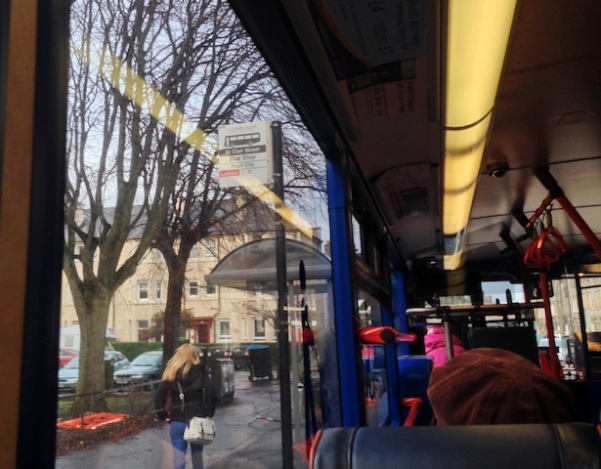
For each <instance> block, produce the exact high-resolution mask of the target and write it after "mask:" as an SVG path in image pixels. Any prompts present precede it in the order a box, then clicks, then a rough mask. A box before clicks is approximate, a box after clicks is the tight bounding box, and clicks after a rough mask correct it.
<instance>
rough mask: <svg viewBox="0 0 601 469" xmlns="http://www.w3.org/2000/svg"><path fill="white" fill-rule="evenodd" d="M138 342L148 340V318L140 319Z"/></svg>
mask: <svg viewBox="0 0 601 469" xmlns="http://www.w3.org/2000/svg"><path fill="white" fill-rule="evenodd" d="M138 342H148V320H147V319H140V320H138Z"/></svg>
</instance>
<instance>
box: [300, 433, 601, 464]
mask: <svg viewBox="0 0 601 469" xmlns="http://www.w3.org/2000/svg"><path fill="white" fill-rule="evenodd" d="M310 467H311V469H350V468H353V469H356V468H361V469H383V468H392V467H395V468H396V467H398V468H418V467H427V468H429V469H453V468H457V469H469V468H474V469H476V468H484V467H485V468H487V469H506V468H513V469H562V468H601V438H600V436H599V432H598V430H597V428H596V427H595V426H594V425H590V424H585V423H567V424H521V425H471V426H460V427H360V428H329V429H326V430H321V431H320V432H318V434H317V435H316V438H315V441H314V444H313V447H312V449H311V466H310Z"/></svg>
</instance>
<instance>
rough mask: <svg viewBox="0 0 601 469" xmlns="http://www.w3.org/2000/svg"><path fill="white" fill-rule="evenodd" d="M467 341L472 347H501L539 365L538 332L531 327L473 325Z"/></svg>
mask: <svg viewBox="0 0 601 469" xmlns="http://www.w3.org/2000/svg"><path fill="white" fill-rule="evenodd" d="M467 341H468V344H469V348H470V349H474V348H481V347H491V348H500V349H503V350H507V351H509V352H513V353H517V354H518V355H521V356H522V357H524V358H527V359H528V360H530V361H531V362H532V363H534V364H535V365H537V366H538V365H539V360H538V345H537V343H536V333H535V332H534V329H532V328H531V327H525V326H524V327H517V326H516V327H473V328H471V329H470V330H469V332H468V334H467Z"/></svg>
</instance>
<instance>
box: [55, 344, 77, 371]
mask: <svg viewBox="0 0 601 469" xmlns="http://www.w3.org/2000/svg"><path fill="white" fill-rule="evenodd" d="M78 355H79V352H78V351H77V350H73V349H70V348H64V347H61V348H60V349H58V367H59V368H62V367H63V366H65V365H66V364H67V363H69V362H70V361H71V360H73V359H74V358H75V357H77V356H78Z"/></svg>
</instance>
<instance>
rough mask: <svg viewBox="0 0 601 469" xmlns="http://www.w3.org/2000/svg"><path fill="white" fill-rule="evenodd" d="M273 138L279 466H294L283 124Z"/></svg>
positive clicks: (287, 468)
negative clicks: (280, 437)
mask: <svg viewBox="0 0 601 469" xmlns="http://www.w3.org/2000/svg"><path fill="white" fill-rule="evenodd" d="M271 134H272V137H273V192H274V193H275V195H276V201H275V217H274V225H275V243H276V275H277V287H278V317H277V333H278V353H279V364H278V378H279V380H280V410H281V414H282V467H283V469H290V468H291V467H293V455H292V412H291V408H292V401H291V397H290V343H289V340H288V311H287V310H286V297H287V295H286V291H287V288H286V283H287V281H286V230H285V227H284V223H283V221H282V216H281V214H280V213H281V211H282V209H283V208H284V174H283V173H284V164H283V162H282V124H281V123H280V122H277V121H274V122H272V123H271Z"/></svg>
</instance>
